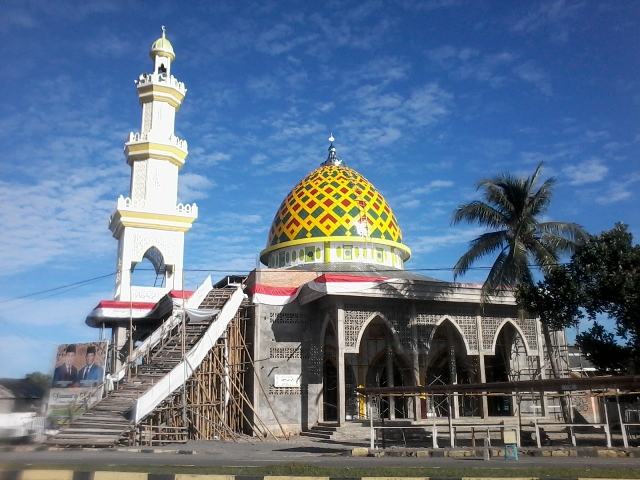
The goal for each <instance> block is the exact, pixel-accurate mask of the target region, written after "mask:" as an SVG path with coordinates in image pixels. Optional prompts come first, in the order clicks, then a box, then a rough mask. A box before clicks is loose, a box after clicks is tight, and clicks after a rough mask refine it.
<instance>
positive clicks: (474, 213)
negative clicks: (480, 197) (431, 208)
mask: <svg viewBox="0 0 640 480" xmlns="http://www.w3.org/2000/svg"><path fill="white" fill-rule="evenodd" d="M463 221H464V222H466V223H477V224H479V225H482V226H485V227H489V228H502V227H504V226H505V217H504V215H503V214H502V213H501V212H499V211H498V210H496V209H495V208H494V207H492V206H491V205H488V204H486V203H484V202H481V201H475V202H471V203H466V204H464V205H460V206H459V207H458V208H456V210H455V211H454V212H453V218H452V221H451V223H453V224H454V225H455V224H458V223H460V222H463Z"/></svg>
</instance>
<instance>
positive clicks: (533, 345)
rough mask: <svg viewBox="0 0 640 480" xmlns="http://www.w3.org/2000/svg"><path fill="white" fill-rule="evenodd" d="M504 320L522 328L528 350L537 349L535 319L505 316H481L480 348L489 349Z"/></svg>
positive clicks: (534, 350)
mask: <svg viewBox="0 0 640 480" xmlns="http://www.w3.org/2000/svg"><path fill="white" fill-rule="evenodd" d="M505 320H510V321H512V322H513V323H514V324H516V325H517V326H518V327H519V328H520V329H521V330H522V332H523V333H524V340H525V342H527V345H528V347H529V350H530V351H532V352H537V351H538V335H537V331H536V323H535V322H536V320H535V319H533V318H525V319H516V318H506V317H482V348H483V349H484V350H491V347H492V346H493V340H494V338H495V336H496V333H497V332H498V328H500V325H501V324H502V323H503V322H504V321H505Z"/></svg>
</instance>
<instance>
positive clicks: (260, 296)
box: [251, 273, 393, 305]
mask: <svg viewBox="0 0 640 480" xmlns="http://www.w3.org/2000/svg"><path fill="white" fill-rule="evenodd" d="M390 280H393V279H391V278H385V277H363V276H358V275H345V274H333V273H325V274H324V275H321V276H319V277H317V278H315V279H313V280H311V281H310V282H307V283H305V284H304V285H307V286H308V287H309V288H311V289H312V290H315V291H317V292H321V293H327V294H332V293H350V292H361V291H364V290H368V289H370V288H373V287H376V286H378V285H380V284H382V283H386V282H388V281H390ZM304 285H301V286H299V287H270V286H268V285H261V284H256V285H254V286H253V287H252V288H251V295H252V301H253V303H260V304H263V305H286V304H288V303H291V302H293V301H294V300H295V299H296V298H297V296H298V294H299V293H300V290H301V289H302V287H303V286H304Z"/></svg>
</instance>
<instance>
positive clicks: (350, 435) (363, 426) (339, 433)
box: [300, 421, 371, 441]
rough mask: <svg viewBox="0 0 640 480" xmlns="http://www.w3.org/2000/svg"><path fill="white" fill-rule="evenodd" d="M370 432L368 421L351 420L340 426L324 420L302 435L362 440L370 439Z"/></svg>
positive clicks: (330, 438) (322, 438)
mask: <svg viewBox="0 0 640 480" xmlns="http://www.w3.org/2000/svg"><path fill="white" fill-rule="evenodd" d="M370 433H371V432H370V429H369V423H368V422H357V421H356V422H349V423H347V424H345V425H343V426H338V424H337V423H335V422H323V423H318V424H316V425H314V426H312V427H311V428H309V429H308V430H306V431H304V432H301V433H300V436H302V437H313V438H317V439H320V440H333V441H349V440H358V441H361V440H369V437H370Z"/></svg>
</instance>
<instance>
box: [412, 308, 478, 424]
mask: <svg viewBox="0 0 640 480" xmlns="http://www.w3.org/2000/svg"><path fill="white" fill-rule="evenodd" d="M429 345H431V346H432V348H433V350H432V352H430V353H429V354H428V358H427V365H426V369H425V371H424V374H423V375H424V376H423V384H424V385H455V384H465V383H476V382H477V381H478V364H477V356H476V355H471V354H470V353H469V346H468V343H467V342H466V339H465V338H464V335H463V334H462V332H461V331H460V328H459V327H458V325H456V324H455V322H453V321H452V320H451V319H450V318H448V317H447V318H445V317H443V318H442V319H441V320H440V321H439V322H438V326H437V327H436V328H435V329H434V330H433V332H432V333H431V338H430V341H429ZM481 407H482V402H481V399H480V398H479V397H478V396H474V395H468V396H467V395H463V396H460V397H457V398H453V397H450V396H447V395H433V396H431V397H430V398H429V399H428V407H427V409H428V410H427V411H430V412H432V413H433V414H435V416H438V417H448V416H449V414H450V412H451V413H453V414H454V415H455V416H460V417H474V416H479V415H480V414H481Z"/></svg>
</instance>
